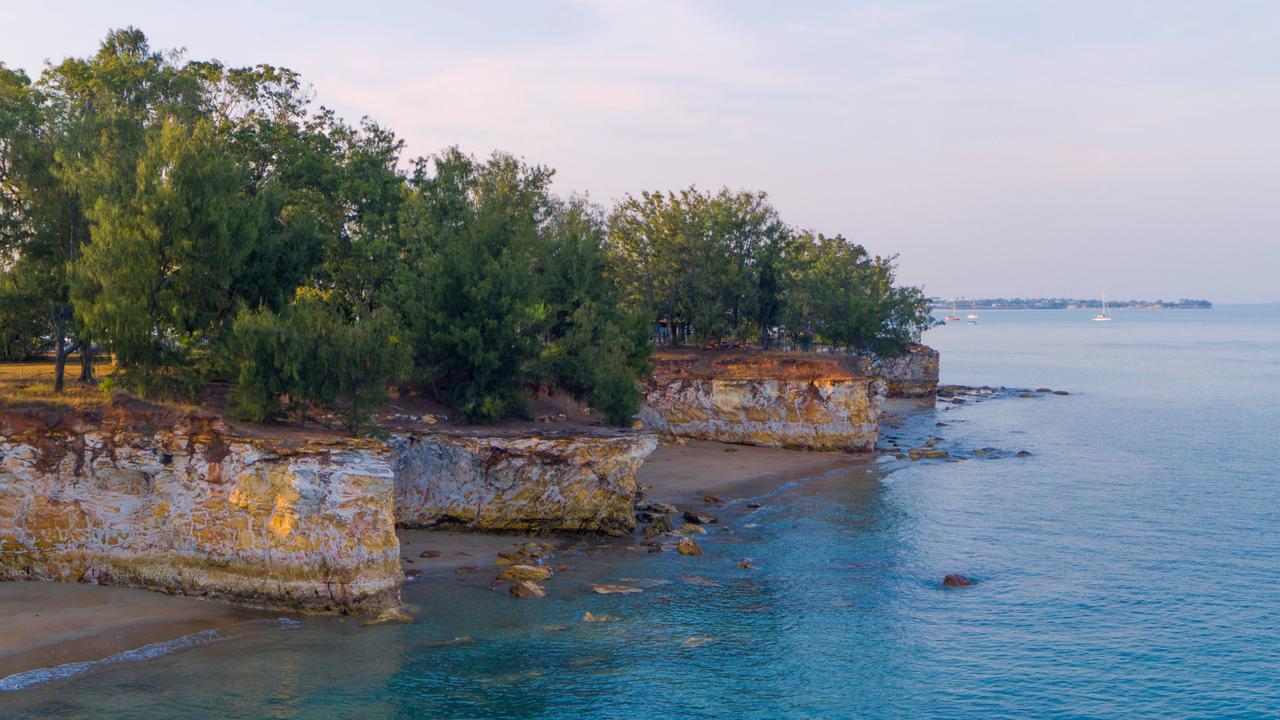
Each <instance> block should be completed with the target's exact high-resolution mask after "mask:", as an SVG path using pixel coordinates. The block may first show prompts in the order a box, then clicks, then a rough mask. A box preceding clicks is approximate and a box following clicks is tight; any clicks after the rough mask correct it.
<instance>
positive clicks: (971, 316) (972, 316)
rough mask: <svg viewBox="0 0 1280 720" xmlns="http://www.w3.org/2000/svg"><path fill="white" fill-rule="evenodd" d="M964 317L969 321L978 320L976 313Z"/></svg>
mask: <svg viewBox="0 0 1280 720" xmlns="http://www.w3.org/2000/svg"><path fill="white" fill-rule="evenodd" d="M965 317H967V318H969V319H970V320H977V319H978V313H969V314H968V315H966V316H965Z"/></svg>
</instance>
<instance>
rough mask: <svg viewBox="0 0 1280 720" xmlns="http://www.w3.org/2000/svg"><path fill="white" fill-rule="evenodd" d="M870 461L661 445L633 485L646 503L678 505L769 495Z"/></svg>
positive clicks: (745, 448)
mask: <svg viewBox="0 0 1280 720" xmlns="http://www.w3.org/2000/svg"><path fill="white" fill-rule="evenodd" d="M871 459H872V458H871V455H869V454H863V455H850V454H845V453H833V452H805V451H800V450H778V449H775V448H763V447H753V446H750V445H727V444H725V443H716V442H704V441H700V440H689V441H688V442H683V443H681V442H671V441H663V443H662V444H661V445H659V446H658V449H657V450H655V451H654V452H653V454H652V455H650V456H649V457H648V459H646V460H645V462H644V465H642V466H641V467H640V472H638V473H636V483H637V484H639V485H640V489H641V490H643V491H644V494H645V498H646V499H649V500H658V501H661V502H668V503H672V504H674V505H680V504H681V503H685V502H690V501H696V500H701V499H702V498H703V497H704V496H706V495H720V496H726V495H727V494H730V493H738V494H749V493H751V492H753V491H755V490H757V489H772V488H773V487H776V486H778V485H781V484H783V483H785V482H787V481H789V480H794V479H797V478H802V477H808V476H811V475H816V474H819V473H823V472H827V471H829V470H835V469H836V468H841V467H853V466H859V465H866V464H867V463H869V462H871ZM725 499H726V500H728V499H729V498H728V497H725Z"/></svg>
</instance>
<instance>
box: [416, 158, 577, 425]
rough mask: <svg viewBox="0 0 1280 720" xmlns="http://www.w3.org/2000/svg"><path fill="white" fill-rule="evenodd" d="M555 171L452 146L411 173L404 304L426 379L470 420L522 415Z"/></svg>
mask: <svg viewBox="0 0 1280 720" xmlns="http://www.w3.org/2000/svg"><path fill="white" fill-rule="evenodd" d="M551 174H552V171H551V170H549V169H547V168H543V167H541V166H530V165H526V164H525V163H523V162H521V161H519V160H517V159H516V158H514V157H512V156H510V155H504V154H500V153H499V154H495V155H494V156H493V157H491V158H490V159H489V160H488V161H486V162H483V163H480V162H477V161H476V160H475V159H474V158H472V157H469V156H467V155H465V154H463V153H461V152H459V151H458V150H457V149H456V148H452V149H449V150H446V151H445V152H443V153H441V154H439V155H437V156H435V157H433V158H430V159H428V160H423V161H420V162H419V164H418V168H417V171H416V173H415V175H414V179H413V188H414V198H413V201H412V204H411V206H410V207H409V208H407V209H406V219H405V221H404V226H403V232H404V233H405V235H404V237H405V243H406V246H407V248H408V252H409V253H411V257H412V259H413V262H412V263H410V264H409V265H407V266H406V268H405V271H404V272H402V273H401V275H400V283H399V286H400V297H401V298H402V300H401V306H402V307H403V308H404V311H405V314H406V317H407V319H408V322H409V323H411V325H410V328H411V330H412V331H413V333H412V334H413V336H414V339H415V345H414V349H415V350H414V358H415V365H416V368H417V371H418V374H419V379H420V381H422V382H424V383H425V384H426V385H427V386H429V387H430V388H431V389H432V391H433V392H434V394H435V395H436V397H438V398H440V399H441V400H442V401H444V402H445V403H447V404H448V405H450V406H451V407H453V408H454V409H455V410H457V411H458V412H459V413H460V414H461V415H462V416H463V417H465V418H467V419H469V420H472V421H479V422H492V421H495V420H498V419H501V418H502V417H505V416H507V415H511V414H518V413H522V412H524V408H525V391H524V387H525V381H526V379H527V374H528V372H529V369H530V366H531V364H532V363H533V361H534V360H535V359H536V358H537V357H538V354H539V351H540V334H541V332H542V329H543V327H544V325H545V323H546V321H547V317H548V312H549V310H548V306H547V304H546V303H545V302H543V301H542V299H541V298H540V297H539V291H540V279H539V277H538V272H537V268H538V267H539V264H540V262H539V255H540V251H541V250H542V238H541V236H540V230H541V227H542V225H543V224H544V223H545V222H546V220H547V218H548V216H549V214H550V212H551V205H552V201H551V198H550V195H549V194H548V191H547V186H548V184H549V183H550V180H551Z"/></svg>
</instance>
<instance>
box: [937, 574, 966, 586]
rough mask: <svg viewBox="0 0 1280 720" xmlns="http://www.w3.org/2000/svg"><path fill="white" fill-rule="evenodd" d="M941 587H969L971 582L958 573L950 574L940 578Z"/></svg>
mask: <svg viewBox="0 0 1280 720" xmlns="http://www.w3.org/2000/svg"><path fill="white" fill-rule="evenodd" d="M942 585H943V587H957V588H958V587H971V586H972V585H973V581H972V580H970V579H969V578H967V577H965V576H964V575H961V574H960V573H951V574H950V575H947V576H946V577H944V578H942Z"/></svg>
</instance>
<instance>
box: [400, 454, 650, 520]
mask: <svg viewBox="0 0 1280 720" xmlns="http://www.w3.org/2000/svg"><path fill="white" fill-rule="evenodd" d="M392 446H393V448H394V452H395V461H394V462H395V476H396V486H395V505H396V518H397V520H398V521H399V522H400V523H401V524H402V525H407V526H412V527H435V526H449V527H462V528H466V529H474V530H503V531H507V530H522V531H531V530H532V531H545V530H557V531H565V530H568V531H592V532H603V533H609V534H621V533H627V532H631V531H632V530H634V529H635V512H634V508H633V506H634V504H635V496H636V481H635V476H636V471H637V470H638V469H639V468H640V464H641V463H642V462H643V461H644V458H645V457H646V456H647V455H648V454H649V453H651V452H653V450H654V448H655V447H656V446H657V441H656V439H655V438H653V437H652V436H646V435H635V434H624V433H605V432H596V433H574V434H552V435H548V436H545V437H528V436H527V435H525V436H520V435H504V434H502V433H497V432H487V433H485V434H483V435H477V434H474V433H437V434H432V435H428V436H416V437H415V436H400V437H397V438H395V439H394V440H393V441H392Z"/></svg>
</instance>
